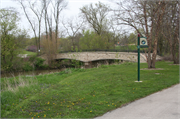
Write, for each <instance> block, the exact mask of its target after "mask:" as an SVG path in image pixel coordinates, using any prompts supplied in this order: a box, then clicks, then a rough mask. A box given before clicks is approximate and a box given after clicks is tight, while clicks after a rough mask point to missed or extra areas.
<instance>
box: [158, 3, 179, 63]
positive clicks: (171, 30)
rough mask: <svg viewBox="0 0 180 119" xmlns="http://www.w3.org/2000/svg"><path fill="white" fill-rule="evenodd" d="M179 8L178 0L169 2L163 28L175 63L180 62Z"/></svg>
mask: <svg viewBox="0 0 180 119" xmlns="http://www.w3.org/2000/svg"><path fill="white" fill-rule="evenodd" d="M179 10H180V6H179V4H178V0H176V1H171V2H168V6H167V7H166V11H165V13H166V16H165V17H164V19H163V26H162V28H161V30H162V34H163V36H164V38H165V39H167V41H168V44H169V46H170V52H171V55H172V59H173V61H174V64H178V63H179V49H178V48H179Z"/></svg>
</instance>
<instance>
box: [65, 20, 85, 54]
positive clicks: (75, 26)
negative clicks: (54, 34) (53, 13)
mask: <svg viewBox="0 0 180 119" xmlns="http://www.w3.org/2000/svg"><path fill="white" fill-rule="evenodd" d="M65 21H66V23H65V22H64V21H62V24H63V26H64V28H65V29H66V31H67V34H68V35H69V38H70V39H71V41H72V46H73V50H74V51H75V49H76V46H77V45H78V42H77V43H76V42H75V39H76V35H77V34H78V33H79V30H80V29H81V28H82V26H83V24H84V20H80V19H77V18H71V19H68V20H65ZM77 40H79V39H77Z"/></svg>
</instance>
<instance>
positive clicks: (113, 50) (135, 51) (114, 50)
mask: <svg viewBox="0 0 180 119" xmlns="http://www.w3.org/2000/svg"><path fill="white" fill-rule="evenodd" d="M70 52H133V53H137V50H118V49H108V50H100V49H97V50H76V51H73V50H69V51H60V52H59V53H70ZM140 52H141V53H145V51H144V50H141V51H140Z"/></svg>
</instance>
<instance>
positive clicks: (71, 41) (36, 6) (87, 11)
mask: <svg viewBox="0 0 180 119" xmlns="http://www.w3.org/2000/svg"><path fill="white" fill-rule="evenodd" d="M16 2H17V3H19V5H21V7H22V10H23V13H24V15H25V16H26V18H27V20H28V23H29V24H30V26H31V30H32V31H33V34H34V37H33V38H30V37H28V34H27V32H26V30H21V29H19V28H18V21H19V19H20V17H19V16H20V15H19V14H18V12H17V11H16V10H15V9H13V8H7V9H1V10H0V18H1V23H0V28H1V33H0V35H1V65H2V64H8V63H7V62H13V59H15V56H16V55H17V54H18V49H22V48H25V47H26V46H25V45H29V44H31V45H32V44H33V45H35V46H36V47H37V48H36V52H37V53H38V54H40V53H42V52H43V53H45V54H47V59H48V62H49V63H51V61H52V59H53V58H54V57H56V54H57V53H58V52H59V51H62V50H64V51H67V50H74V51H80V50H93V49H99V50H107V49H116V48H118V47H123V46H124V45H128V44H136V42H137V34H138V33H139V34H140V35H141V36H143V37H147V41H148V46H149V47H148V48H147V49H145V52H146V58H147V63H148V68H155V62H156V56H157V52H158V53H159V54H161V55H164V56H165V55H171V58H172V59H173V62H174V63H175V64H177V63H179V17H180V14H179V10H180V5H179V1H178V0H175V1H165V0H161V1H141V0H137V1H134V0H130V1H125V0H119V1H115V2H113V4H114V6H116V7H113V8H111V7H110V6H109V5H106V4H104V3H102V2H98V3H95V4H89V5H85V6H83V7H82V8H80V14H79V16H77V17H71V18H66V19H64V17H62V16H61V13H63V11H65V9H66V7H67V6H68V3H67V1H65V0H41V1H34V0H16ZM32 16H33V17H32ZM126 26H127V28H129V29H128V30H129V31H130V32H127V31H126V30H124V29H123V27H126ZM19 41H20V42H19ZM10 65H12V64H11V63H9V66H6V67H10Z"/></svg>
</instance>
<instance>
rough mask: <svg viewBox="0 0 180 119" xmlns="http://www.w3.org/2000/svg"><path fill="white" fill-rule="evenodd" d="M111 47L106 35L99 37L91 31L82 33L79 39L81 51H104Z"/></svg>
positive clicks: (111, 44)
mask: <svg viewBox="0 0 180 119" xmlns="http://www.w3.org/2000/svg"><path fill="white" fill-rule="evenodd" d="M110 47H113V43H110V42H109V41H108V37H107V36H106V35H104V36H100V35H97V34H96V33H95V32H93V31H89V30H87V31H85V32H83V37H82V38H81V39H80V49H81V50H105V49H110Z"/></svg>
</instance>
